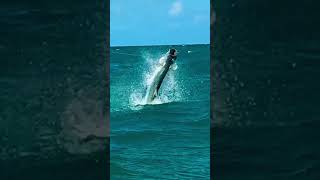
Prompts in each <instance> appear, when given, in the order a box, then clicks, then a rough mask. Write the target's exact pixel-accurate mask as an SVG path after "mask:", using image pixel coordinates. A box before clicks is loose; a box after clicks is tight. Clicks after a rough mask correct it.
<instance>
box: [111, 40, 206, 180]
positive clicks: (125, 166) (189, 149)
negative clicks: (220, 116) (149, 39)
mask: <svg viewBox="0 0 320 180" xmlns="http://www.w3.org/2000/svg"><path fill="white" fill-rule="evenodd" d="M175 48H176V49H177V50H178V59H177V66H178V68H177V69H176V70H170V71H169V73H168V75H167V76H166V78H165V79H164V83H163V85H162V86H161V89H160V100H159V101H158V103H156V104H152V105H144V106H136V104H139V102H140V101H142V97H143V95H144V92H145V87H146V81H147V80H148V77H149V76H148V74H150V73H152V72H153V70H154V68H153V67H154V66H153V65H154V64H155V63H156V62H157V61H158V59H159V58H160V57H161V55H163V54H164V53H166V52H167V50H168V49H169V46H141V47H113V48H111V50H110V79H111V81H110V113H111V114H110V125H111V132H110V139H111V144H110V148H111V151H110V166H111V167H110V168H111V179H209V178H210V168H209V164H210V120H209V114H210V112H209V108H210V106H209V105H210V93H209V91H210V68H209V67H210V59H209V57H210V49H209V45H187V46H175Z"/></svg>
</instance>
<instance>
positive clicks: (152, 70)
mask: <svg viewBox="0 0 320 180" xmlns="http://www.w3.org/2000/svg"><path fill="white" fill-rule="evenodd" d="M163 56H165V55H164V54H162V55H160V56H158V57H154V56H152V55H151V54H149V53H144V54H143V55H142V57H143V58H144V60H145V65H144V67H143V68H144V72H143V73H142V83H141V84H140V85H141V87H133V88H132V89H133V92H132V93H131V95H130V99H129V103H130V106H131V109H133V110H140V109H141V108H143V106H144V105H157V104H164V103H170V102H173V101H179V100H180V98H181V97H182V96H181V93H180V91H181V90H182V89H180V88H179V86H178V81H177V80H176V78H175V74H176V72H175V71H173V70H170V71H169V72H168V74H167V75H166V77H165V80H164V81H163V84H162V85H161V88H160V90H159V95H158V96H157V97H156V98H155V99H154V100H153V101H152V102H147V101H146V98H145V95H146V90H147V88H148V87H149V86H150V85H151V84H152V82H153V81H154V80H155V76H156V74H157V73H158V72H159V71H160V70H161V67H159V65H158V62H159V59H160V58H161V57H163ZM141 89H143V90H144V91H141Z"/></svg>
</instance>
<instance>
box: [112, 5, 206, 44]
mask: <svg viewBox="0 0 320 180" xmlns="http://www.w3.org/2000/svg"><path fill="white" fill-rule="evenodd" d="M110 3H111V4H110V5H111V6H110V46H141V45H179V44H209V43H210V0H110Z"/></svg>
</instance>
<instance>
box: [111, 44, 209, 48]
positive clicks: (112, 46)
mask: <svg viewBox="0 0 320 180" xmlns="http://www.w3.org/2000/svg"><path fill="white" fill-rule="evenodd" d="M190 45H210V43H199V44H150V45H148V44H145V45H110V48H114V47H133V46H134V47H140V46H190Z"/></svg>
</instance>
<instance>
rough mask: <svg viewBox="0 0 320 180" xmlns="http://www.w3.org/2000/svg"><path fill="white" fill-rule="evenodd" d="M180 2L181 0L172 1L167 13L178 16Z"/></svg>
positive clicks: (180, 6) (180, 8)
mask: <svg viewBox="0 0 320 180" xmlns="http://www.w3.org/2000/svg"><path fill="white" fill-rule="evenodd" d="M182 9H183V8H182V3H181V1H176V2H174V3H172V5H171V7H170V9H169V15H170V16H178V15H179V14H181V12H182Z"/></svg>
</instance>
